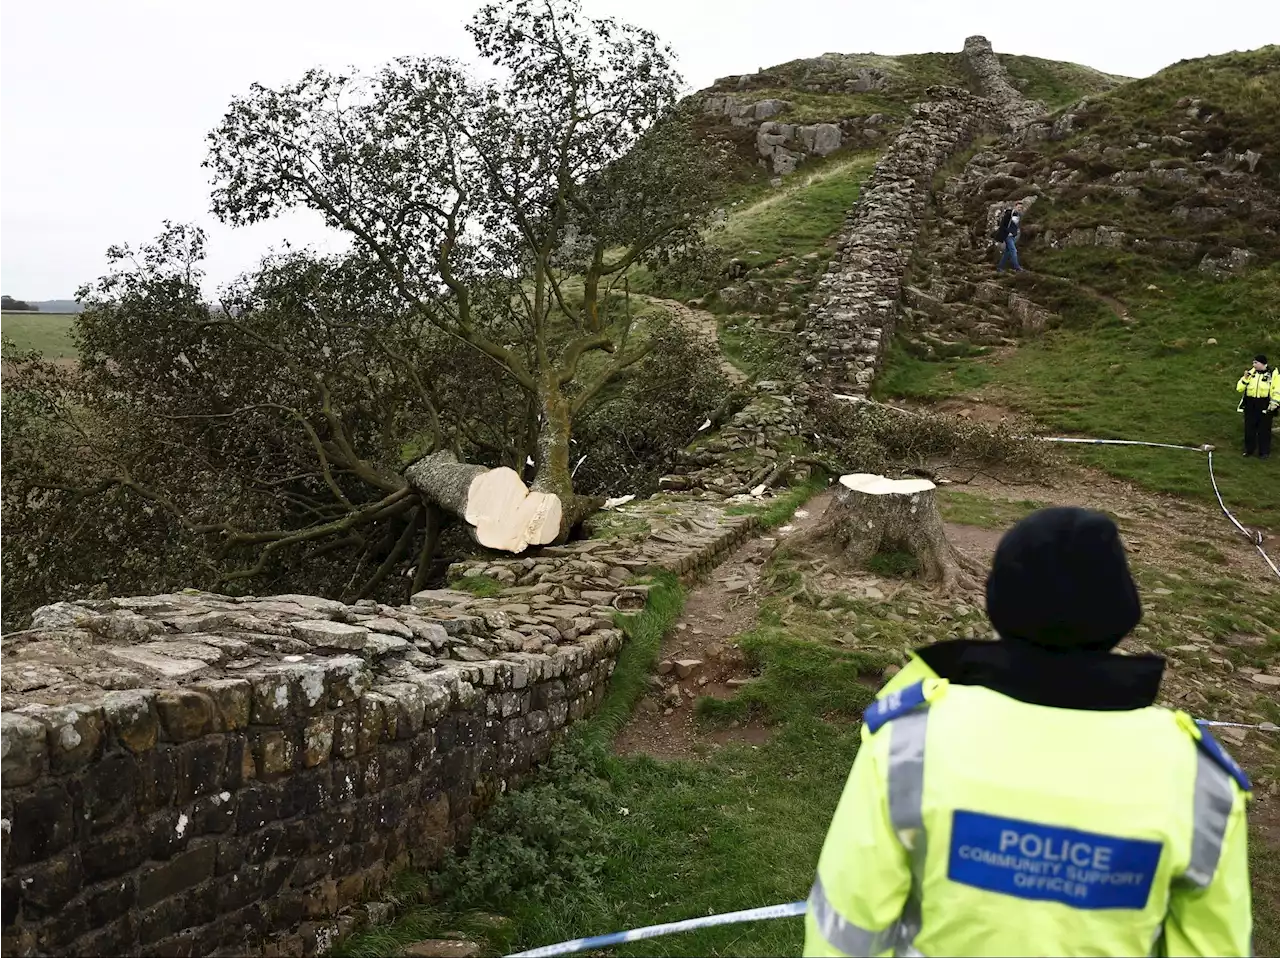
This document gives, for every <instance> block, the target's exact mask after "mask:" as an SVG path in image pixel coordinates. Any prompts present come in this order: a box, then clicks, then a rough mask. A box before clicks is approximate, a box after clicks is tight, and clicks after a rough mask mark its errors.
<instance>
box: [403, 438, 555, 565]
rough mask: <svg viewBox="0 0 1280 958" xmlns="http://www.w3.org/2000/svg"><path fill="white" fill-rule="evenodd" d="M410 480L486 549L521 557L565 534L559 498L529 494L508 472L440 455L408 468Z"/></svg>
mask: <svg viewBox="0 0 1280 958" xmlns="http://www.w3.org/2000/svg"><path fill="white" fill-rule="evenodd" d="M405 478H406V479H407V480H408V481H409V483H410V485H412V486H413V488H414V489H416V490H417V491H418V493H419V494H421V495H422V496H423V498H425V499H427V500H428V501H430V502H433V503H435V504H437V505H438V506H440V507H441V508H443V509H445V510H447V511H448V512H450V513H452V514H453V515H455V516H458V517H459V518H461V519H462V520H463V521H464V522H466V523H467V525H469V526H470V527H471V532H472V535H473V536H474V538H475V540H476V541H477V542H478V543H480V544H481V545H482V546H484V547H485V548H488V549H497V550H500V551H503V552H515V553H519V552H524V551H525V550H526V549H527V548H529V547H530V546H539V545H548V544H550V543H552V542H555V541H557V539H559V538H560V536H561V535H562V534H563V531H564V530H563V520H564V507H563V504H562V503H561V501H560V497H559V496H558V495H556V494H555V493H549V492H541V491H538V490H536V489H535V490H530V489H529V488H528V487H527V486H526V485H525V484H524V482H522V481H521V479H520V476H519V474H517V473H516V472H515V470H513V469H509V468H507V467H505V466H502V467H500V468H497V469H487V468H485V467H484V466H475V465H471V464H468V463H462V462H458V460H457V459H456V458H455V457H454V456H453V454H452V453H448V452H438V453H433V454H432V455H430V456H426V457H424V458H423V459H421V460H419V461H418V462H415V463H414V464H413V465H411V466H409V467H408V468H407V469H406V470H405Z"/></svg>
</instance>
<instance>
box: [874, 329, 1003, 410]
mask: <svg viewBox="0 0 1280 958" xmlns="http://www.w3.org/2000/svg"><path fill="white" fill-rule="evenodd" d="M992 378H993V373H992V369H991V367H990V366H988V365H986V364H984V363H981V362H979V361H978V360H977V359H976V358H974V357H965V358H960V357H956V358H951V359H945V360H941V361H937V362H931V361H929V360H926V359H920V358H919V357H917V356H913V355H911V353H910V352H908V351H907V348H906V346H905V345H904V344H903V342H902V340H901V339H895V340H894V341H893V343H892V344H890V346H889V350H888V352H887V353H886V355H885V360H884V366H883V367H882V368H881V370H880V375H879V376H877V377H876V381H875V385H874V388H873V390H872V395H874V396H875V397H876V398H878V399H887V398H895V397H900V398H903V399H925V400H938V399H946V398H948V397H951V396H963V395H966V394H968V393H971V392H976V391H977V390H979V389H981V388H982V387H983V386H985V385H987V383H989V382H990V381H991V380H992Z"/></svg>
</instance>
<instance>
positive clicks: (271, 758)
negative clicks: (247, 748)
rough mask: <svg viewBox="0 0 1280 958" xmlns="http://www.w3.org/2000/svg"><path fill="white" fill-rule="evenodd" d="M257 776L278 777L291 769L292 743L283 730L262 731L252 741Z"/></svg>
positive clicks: (292, 757)
mask: <svg viewBox="0 0 1280 958" xmlns="http://www.w3.org/2000/svg"><path fill="white" fill-rule="evenodd" d="M254 753H255V755H256V757H257V760H258V762H257V766H258V777H259V778H264V779H269V778H278V777H279V776H281V775H284V774H285V773H287V772H289V771H291V770H292V769H293V761H294V757H295V753H296V749H295V748H294V745H293V743H292V742H291V741H289V739H288V738H287V737H286V736H285V734H284V733H283V732H262V733H260V734H259V735H258V737H257V739H256V741H255V743H254Z"/></svg>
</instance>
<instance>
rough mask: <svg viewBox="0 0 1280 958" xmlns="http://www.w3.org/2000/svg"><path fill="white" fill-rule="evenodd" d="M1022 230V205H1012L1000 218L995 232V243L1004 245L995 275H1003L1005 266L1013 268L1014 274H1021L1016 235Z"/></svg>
mask: <svg viewBox="0 0 1280 958" xmlns="http://www.w3.org/2000/svg"><path fill="white" fill-rule="evenodd" d="M1021 228H1022V203H1020V202H1019V203H1014V204H1013V208H1012V209H1007V210H1005V211H1004V213H1002V214H1001V216H1000V226H999V228H998V229H997V230H996V232H995V238H996V241H997V242H1000V243H1003V244H1004V252H1003V253H1001V254H1000V265H998V266H997V267H996V272H997V273H1003V272H1004V268H1005V266H1007V265H1011V266H1012V267H1013V271H1014V272H1015V273H1021V272H1022V264H1021V263H1019V262H1018V233H1019V232H1021Z"/></svg>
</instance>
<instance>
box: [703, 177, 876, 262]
mask: <svg viewBox="0 0 1280 958" xmlns="http://www.w3.org/2000/svg"><path fill="white" fill-rule="evenodd" d="M876 159H877V154H875V153H857V154H854V155H852V156H850V155H847V154H846V155H844V156H842V157H840V158H839V159H838V160H835V161H831V162H828V163H827V164H825V165H823V166H820V167H819V168H817V169H809V170H803V169H802V170H801V171H798V172H797V173H796V174H795V175H794V176H792V177H791V178H790V179H788V180H787V181H786V183H785V184H784V185H783V186H782V187H780V188H778V189H774V190H772V191H770V192H767V193H763V195H761V194H760V193H759V192H756V193H753V194H749V195H748V197H747V198H746V199H744V200H743V202H742V203H741V204H740V205H739V206H737V207H735V208H733V209H731V210H730V212H729V214H728V218H727V219H726V221H725V223H724V225H723V226H722V227H720V228H719V229H717V230H714V231H713V232H712V234H711V235H712V238H713V239H714V241H715V242H716V243H717V244H718V245H719V246H720V247H721V248H723V249H724V250H725V252H726V253H728V254H729V255H731V256H738V257H740V258H741V259H742V260H743V261H744V262H746V263H747V264H748V265H750V266H765V265H768V264H771V263H774V262H776V261H777V260H779V259H782V258H784V257H793V256H803V255H804V254H806V253H815V252H818V251H820V250H823V249H824V248H825V247H826V245H827V243H828V242H829V241H830V239H831V237H832V236H833V235H834V234H835V233H837V232H838V231H839V229H840V226H841V224H842V223H843V222H844V218H845V216H846V214H847V213H848V212H849V209H850V208H851V207H852V206H853V204H854V203H855V202H856V201H857V199H858V192H859V190H860V188H861V186H862V183H863V181H864V180H865V179H866V178H867V177H868V176H869V175H870V174H871V170H872V169H873V168H874V167H875V163H876Z"/></svg>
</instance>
